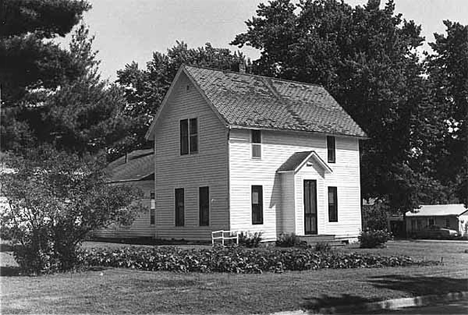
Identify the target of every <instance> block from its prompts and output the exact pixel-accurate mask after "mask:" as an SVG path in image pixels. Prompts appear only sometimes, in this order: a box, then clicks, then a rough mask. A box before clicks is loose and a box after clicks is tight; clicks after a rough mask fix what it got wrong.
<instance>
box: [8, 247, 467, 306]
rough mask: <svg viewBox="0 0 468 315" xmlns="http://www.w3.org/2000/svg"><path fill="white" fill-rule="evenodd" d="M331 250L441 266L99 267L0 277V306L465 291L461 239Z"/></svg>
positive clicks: (352, 298)
mask: <svg viewBox="0 0 468 315" xmlns="http://www.w3.org/2000/svg"><path fill="white" fill-rule="evenodd" d="M103 245H106V244H102V243H100V244H99V243H87V244H86V246H87V247H92V246H103ZM109 246H112V247H113V246H120V245H115V244H112V245H109ZM338 250H343V251H357V252H372V253H376V254H382V255H396V254H401V255H409V256H412V257H414V258H417V259H426V260H439V261H440V260H441V259H442V258H443V265H440V266H427V267H401V268H400V267H398V268H373V269H345V270H319V271H304V272H287V273H284V274H274V273H264V274H248V275H246V274H225V273H212V274H199V273H187V274H180V273H171V272H146V271H138V270H129V269H102V270H94V271H86V272H80V273H64V274H55V275H48V276H40V277H25V276H2V277H1V313H2V314H27V313H34V314H37V313H47V314H54V313H55V314H64V313H93V314H96V313H112V314H123V313H131V314H134V313H135V314H136V313H145V314H148V313H186V314H209V313H211V314H214V313H216V314H219V313H226V314H251V313H271V312H277V311H287V310H297V309H310V310H313V309H316V308H319V307H324V306H329V305H338V304H347V303H352V302H361V301H375V300H384V299H389V298H399V297H410V296H416V295H426V294H444V293H448V292H456V291H466V290H468V253H465V250H468V242H466V243H464V242H443V241H441V242H429V241H424V242H408V241H395V242H389V244H388V247H387V248H385V249H372V250H363V249H359V248H357V246H356V245H349V246H346V247H344V248H340V249H338ZM1 255H2V256H1V257H2V261H1V263H2V266H6V265H8V264H12V263H13V262H12V260H11V257H10V256H9V253H8V252H2V253H1ZM4 270H5V268H3V270H2V273H3V271H4Z"/></svg>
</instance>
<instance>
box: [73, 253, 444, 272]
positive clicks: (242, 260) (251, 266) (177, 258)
mask: <svg viewBox="0 0 468 315" xmlns="http://www.w3.org/2000/svg"><path fill="white" fill-rule="evenodd" d="M80 259H81V261H82V263H83V265H84V266H100V267H117V268H132V269H140V270H148V271H173V272H203V273H207V272H229V273H262V272H275V273H282V272H284V271H301V270H317V269H324V268H333V269H344V268H376V267H396V266H410V265H418V264H422V263H420V262H415V261H413V260H412V259H411V258H409V257H406V256H390V257H385V256H374V255H370V254H358V253H343V252H315V251H314V250H312V249H305V248H291V249H286V250H285V249H275V248H273V249H264V250H250V249H246V248H243V247H236V246H232V247H224V246H215V247H212V248H209V249H180V248H176V247H159V248H158V247H152V248H151V247H144V248H137V247H125V248H120V249H111V248H102V249H92V250H85V251H83V252H82V253H81V256H80ZM424 264H426V265H428V264H438V262H427V261H426V262H424Z"/></svg>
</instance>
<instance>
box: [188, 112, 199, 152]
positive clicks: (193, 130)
mask: <svg viewBox="0 0 468 315" xmlns="http://www.w3.org/2000/svg"><path fill="white" fill-rule="evenodd" d="M197 152H198V121H197V119H196V118H192V119H190V154H193V153H197Z"/></svg>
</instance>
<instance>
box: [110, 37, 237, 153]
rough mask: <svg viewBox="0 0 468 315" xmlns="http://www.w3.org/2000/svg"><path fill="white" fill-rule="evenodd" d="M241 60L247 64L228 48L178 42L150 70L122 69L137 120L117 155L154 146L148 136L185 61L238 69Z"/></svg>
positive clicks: (127, 112) (129, 106) (155, 59)
mask: <svg viewBox="0 0 468 315" xmlns="http://www.w3.org/2000/svg"><path fill="white" fill-rule="evenodd" d="M241 63H246V60H245V57H244V56H243V55H242V54H241V53H237V52H236V53H231V51H230V50H229V49H226V48H214V47H212V46H211V44H209V43H207V44H206V45H205V46H204V47H199V48H188V46H187V44H186V43H184V42H177V43H176V45H175V46H174V47H172V48H170V49H168V50H167V53H160V52H154V53H153V58H152V60H150V61H149V62H147V64H146V69H140V68H139V67H138V64H137V63H135V62H132V63H130V64H128V65H126V67H125V69H123V70H119V71H118V72H117V76H118V80H117V82H118V83H119V84H120V85H121V86H123V87H124V88H125V96H126V100H127V103H128V104H127V107H126V109H125V115H127V116H129V117H132V118H133V119H134V120H135V122H136V123H135V124H133V128H132V130H131V132H129V133H128V134H127V137H126V138H125V139H124V140H123V141H122V142H120V144H119V145H118V146H115V147H114V150H113V152H112V153H113V158H115V157H118V156H119V155H121V154H122V153H125V152H129V151H131V150H134V149H138V148H142V147H145V146H148V145H151V144H149V143H147V142H146V140H145V138H144V136H145V134H146V131H147V130H148V127H149V126H150V124H151V121H152V119H153V118H154V115H155V113H156V112H157V110H158V108H159V106H160V105H161V103H162V101H163V99H164V96H165V95H166V92H167V91H168V90H169V87H170V85H171V83H172V80H173V79H174V77H175V75H176V73H177V70H178V69H179V67H180V66H181V65H182V64H189V65H196V66H202V67H211V68H216V69H222V70H234V71H238V70H239V65H240V64H241Z"/></svg>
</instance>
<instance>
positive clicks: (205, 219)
mask: <svg viewBox="0 0 468 315" xmlns="http://www.w3.org/2000/svg"><path fill="white" fill-rule="evenodd" d="M198 203H199V204H198V208H199V225H200V226H209V225H210V189H209V188H208V187H200V188H199V189H198Z"/></svg>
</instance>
